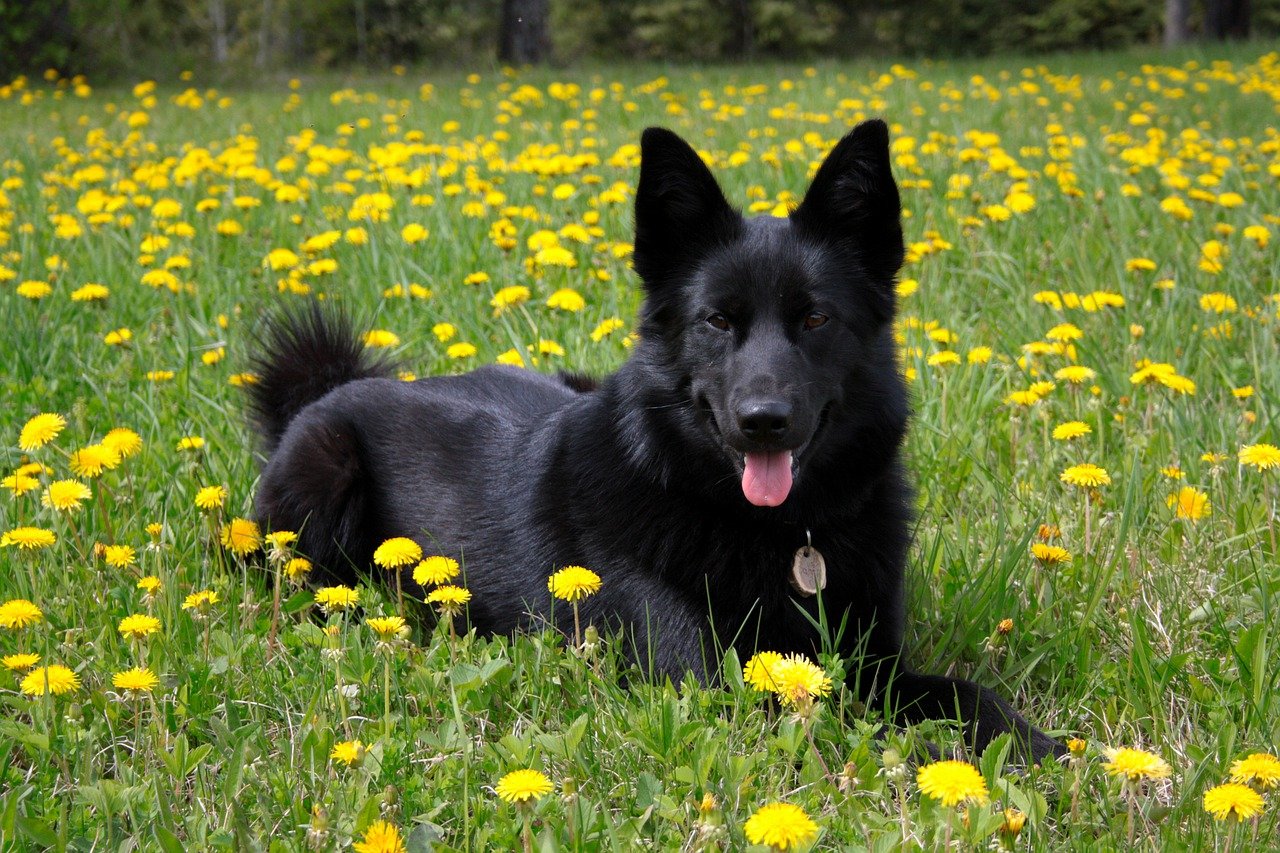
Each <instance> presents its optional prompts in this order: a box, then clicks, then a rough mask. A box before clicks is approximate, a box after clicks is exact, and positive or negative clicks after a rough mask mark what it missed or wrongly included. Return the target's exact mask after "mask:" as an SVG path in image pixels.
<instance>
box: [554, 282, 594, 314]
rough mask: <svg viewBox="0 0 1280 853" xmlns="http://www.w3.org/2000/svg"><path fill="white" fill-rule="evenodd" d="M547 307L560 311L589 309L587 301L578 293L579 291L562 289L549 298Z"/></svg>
mask: <svg viewBox="0 0 1280 853" xmlns="http://www.w3.org/2000/svg"><path fill="white" fill-rule="evenodd" d="M547 307H548V308H556V309H558V310H560V311H569V312H575V311H581V310H582V309H583V308H585V307H587V300H585V299H583V298H582V294H580V293H578V291H576V290H573V289H572V288H568V287H562V288H561V289H559V290H557V291H556V292H555V293H553V294H551V295H550V296H548V297H547Z"/></svg>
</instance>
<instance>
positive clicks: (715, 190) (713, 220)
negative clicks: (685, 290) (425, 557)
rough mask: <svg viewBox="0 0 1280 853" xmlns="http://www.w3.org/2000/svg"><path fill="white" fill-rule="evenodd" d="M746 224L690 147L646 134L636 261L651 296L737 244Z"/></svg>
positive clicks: (668, 135)
mask: <svg viewBox="0 0 1280 853" xmlns="http://www.w3.org/2000/svg"><path fill="white" fill-rule="evenodd" d="M741 223H742V218H741V216H740V215H739V214H738V212H737V211H735V210H734V209H733V208H732V207H730V206H729V202H727V201H725V197H724V193H723V192H721V190H720V185H719V184H718V183H716V179H715V178H714V177H712V175H711V170H710V169H708V168H707V165H706V164H705V163H703V162H702V158H701V157H699V156H698V152H696V151H694V150H693V148H691V147H690V146H689V143H687V142H685V141H684V140H683V139H681V138H680V137H679V136H677V135H676V134H674V133H672V132H671V131H669V130H667V129H665V128H661V127H651V128H649V129H648V130H646V131H645V132H644V134H643V135H642V136H641V137H640V185H639V186H638V187H637V188H636V239H635V253H634V257H633V261H634V263H635V268H636V272H638V273H640V277H641V278H642V279H644V283H645V286H646V287H647V288H648V289H649V290H650V291H651V292H652V291H653V290H654V288H656V287H659V286H660V285H661V284H662V283H663V282H665V281H668V280H670V279H673V278H675V277H677V276H679V275H680V273H681V272H682V271H683V270H685V269H687V268H688V267H689V266H690V265H691V264H692V263H693V262H695V261H697V259H698V258H699V257H701V256H702V254H703V253H705V252H706V251H707V250H708V249H709V248H711V247H712V246H715V245H719V244H723V243H728V242H729V241H730V240H732V239H733V238H734V236H735V235H736V234H737V233H738V230H739V228H740V226H741Z"/></svg>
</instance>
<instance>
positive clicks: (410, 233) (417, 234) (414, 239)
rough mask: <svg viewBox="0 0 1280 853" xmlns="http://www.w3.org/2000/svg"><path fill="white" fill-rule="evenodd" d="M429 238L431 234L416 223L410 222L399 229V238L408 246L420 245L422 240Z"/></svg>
mask: <svg viewBox="0 0 1280 853" xmlns="http://www.w3.org/2000/svg"><path fill="white" fill-rule="evenodd" d="M430 236H431V232H430V231H429V230H427V228H426V227H425V226H423V225H421V224H419V223H417V222H410V223H409V224H408V225H406V226H405V227H403V228H401V229H400V238H401V239H402V240H404V241H405V242H406V243H408V244H409V245H413V244H414V243H421V242H422V241H423V240H425V239H427V238H428V237H430Z"/></svg>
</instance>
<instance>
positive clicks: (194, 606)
mask: <svg viewBox="0 0 1280 853" xmlns="http://www.w3.org/2000/svg"><path fill="white" fill-rule="evenodd" d="M218 601H219V598H218V593H217V592H216V591H214V590H212V589H202V590H199V591H197V592H193V593H191V594H190V595H188V596H187V597H186V598H185V599H183V601H182V609H183V610H194V611H195V613H193V614H192V615H193V616H197V617H203V616H205V615H208V613H209V611H210V610H211V609H212V608H213V605H215V604H217V603H218Z"/></svg>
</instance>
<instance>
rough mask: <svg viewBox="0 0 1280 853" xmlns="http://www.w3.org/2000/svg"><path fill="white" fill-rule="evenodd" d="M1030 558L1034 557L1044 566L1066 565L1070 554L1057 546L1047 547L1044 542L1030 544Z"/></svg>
mask: <svg viewBox="0 0 1280 853" xmlns="http://www.w3.org/2000/svg"><path fill="white" fill-rule="evenodd" d="M1031 556H1032V557H1035V558H1036V559H1037V560H1039V561H1040V562H1042V563H1044V564H1045V565H1046V566H1051V565H1055V564H1058V563H1066V562H1070V560H1071V552H1070V551H1068V550H1067V549H1066V548H1063V547H1061V546H1059V545H1049V544H1048V543H1045V542H1033V543H1031Z"/></svg>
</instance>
